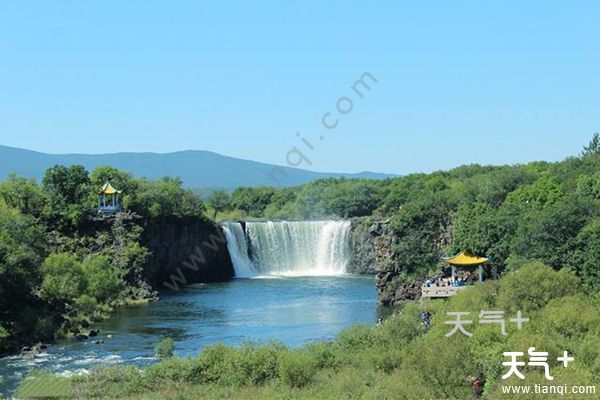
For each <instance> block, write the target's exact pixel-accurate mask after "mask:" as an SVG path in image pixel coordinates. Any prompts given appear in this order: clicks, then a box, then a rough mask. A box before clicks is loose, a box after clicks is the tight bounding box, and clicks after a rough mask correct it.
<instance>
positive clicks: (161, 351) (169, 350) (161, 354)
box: [154, 338, 175, 360]
mask: <svg viewBox="0 0 600 400" xmlns="http://www.w3.org/2000/svg"><path fill="white" fill-rule="evenodd" d="M154 353H155V355H156V358H158V359H159V360H164V359H166V358H170V357H173V354H174V353H175V341H174V340H173V339H171V338H164V339H163V340H161V341H160V342H159V343H158V344H157V345H156V348H155V349H154Z"/></svg>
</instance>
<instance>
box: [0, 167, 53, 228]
mask: <svg viewBox="0 0 600 400" xmlns="http://www.w3.org/2000/svg"><path fill="white" fill-rule="evenodd" d="M0 199H2V200H3V201H4V203H5V204H6V205H7V206H9V207H12V208H16V209H17V210H19V211H21V212H22V213H23V214H28V215H32V216H34V217H40V216H41V215H42V213H43V211H44V207H45V206H46V204H47V203H48V196H46V193H45V192H44V191H43V190H42V189H41V188H40V187H39V186H38V184H37V183H36V182H35V180H34V179H25V178H20V177H18V176H16V175H14V174H11V175H9V176H8V179H7V181H6V182H0Z"/></svg>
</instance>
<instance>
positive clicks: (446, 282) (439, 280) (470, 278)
mask: <svg viewBox="0 0 600 400" xmlns="http://www.w3.org/2000/svg"><path fill="white" fill-rule="evenodd" d="M477 280H478V277H477V276H476V274H475V273H473V272H466V273H465V274H464V275H462V276H460V277H456V278H454V277H451V276H450V277H446V278H443V277H435V278H433V279H427V280H426V281H425V286H426V287H448V286H464V285H466V284H469V283H471V282H476V281H477Z"/></svg>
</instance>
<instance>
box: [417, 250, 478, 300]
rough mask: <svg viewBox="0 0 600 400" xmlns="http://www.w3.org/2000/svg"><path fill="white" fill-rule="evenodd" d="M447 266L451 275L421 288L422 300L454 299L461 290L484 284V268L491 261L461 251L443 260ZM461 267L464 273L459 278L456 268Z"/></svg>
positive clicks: (432, 281) (429, 282)
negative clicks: (478, 283)
mask: <svg viewBox="0 0 600 400" xmlns="http://www.w3.org/2000/svg"><path fill="white" fill-rule="evenodd" d="M443 261H444V264H445V265H449V266H450V267H451V275H450V277H447V278H443V277H442V278H440V277H437V278H435V279H433V280H432V279H428V280H427V281H426V282H425V284H424V285H423V286H422V287H421V298H429V299H436V298H447V297H452V296H454V295H455V294H457V293H458V292H460V291H461V290H464V289H466V288H469V287H473V285H475V284H476V282H483V277H484V270H483V266H484V265H485V264H486V263H487V262H488V261H489V259H488V258H486V257H477V256H474V255H473V254H471V253H470V252H469V251H466V250H464V251H461V252H460V253H458V254H457V255H455V256H452V257H445V258H444V259H443ZM457 267H459V268H461V269H462V270H467V271H463V272H462V273H461V274H460V275H461V276H460V277H458V276H457V275H458V274H457V271H456V268H457ZM473 267H475V268H477V269H478V271H477V273H476V272H475V271H468V270H469V269H470V268H473Z"/></svg>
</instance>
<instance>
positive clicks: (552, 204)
mask: <svg viewBox="0 0 600 400" xmlns="http://www.w3.org/2000/svg"><path fill="white" fill-rule="evenodd" d="M209 205H210V206H211V207H212V210H214V211H217V212H218V213H216V215H217V217H218V218H219V217H220V218H258V219H260V218H282V219H285V218H325V217H327V218H330V217H334V218H335V217H341V218H348V217H360V216H371V217H372V220H378V221H385V222H386V223H387V224H388V225H389V229H390V232H391V233H389V234H388V235H389V236H390V238H389V239H390V242H391V245H390V249H389V250H390V252H391V253H390V254H389V255H388V258H389V259H388V260H387V261H388V262H389V265H387V268H388V269H389V272H391V274H389V277H388V279H390V281H389V282H386V286H387V289H388V291H389V292H390V293H392V292H393V291H394V290H395V286H397V285H398V284H399V283H401V282H404V281H406V280H411V279H415V278H416V277H419V276H421V277H422V276H425V275H427V274H428V273H431V272H434V271H435V270H437V265H438V264H439V261H440V257H441V256H442V255H448V254H454V253H456V252H458V251H460V250H463V249H468V250H471V251H472V252H473V253H475V254H479V255H485V256H487V257H489V258H490V259H491V266H492V271H493V272H494V273H496V274H500V273H502V272H504V271H506V270H513V269H515V268H516V267H517V266H518V265H521V264H522V263H523V262H524V261H527V260H541V261H543V262H544V263H546V264H548V265H550V266H551V267H553V268H555V269H560V268H562V267H566V268H569V269H570V270H572V271H574V272H575V273H576V274H578V275H579V276H580V277H582V279H583V282H584V283H585V284H586V285H590V286H597V285H598V284H600V269H599V268H598V265H597V264H598V260H600V136H599V135H598V134H596V135H595V136H594V138H593V139H592V141H591V142H590V143H589V144H588V145H587V146H585V148H584V149H583V151H582V153H581V154H580V155H578V156H573V157H569V158H568V159H566V160H564V161H561V162H555V163H550V162H543V161H539V162H532V163H529V164H524V165H513V166H481V165H465V166H461V167H458V168H454V169H452V170H449V171H439V172H435V173H431V174H412V175H408V176H404V177H399V178H391V179H385V180H381V181H374V180H361V179H359V180H348V179H325V180H319V181H316V182H312V183H309V184H306V185H301V186H297V187H294V188H284V189H276V188H272V187H263V188H251V187H243V188H238V189H236V190H235V191H234V192H233V193H232V194H231V196H229V195H228V194H227V193H224V192H216V193H214V194H213V196H212V198H211V199H210V200H209Z"/></svg>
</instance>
